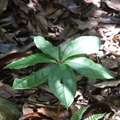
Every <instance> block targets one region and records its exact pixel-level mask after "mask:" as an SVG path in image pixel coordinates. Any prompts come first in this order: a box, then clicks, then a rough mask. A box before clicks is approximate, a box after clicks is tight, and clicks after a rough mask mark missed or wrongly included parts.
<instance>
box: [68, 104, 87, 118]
mask: <svg viewBox="0 0 120 120" xmlns="http://www.w3.org/2000/svg"><path fill="white" fill-rule="evenodd" d="M88 107H89V106H88ZM88 107H83V108H81V109H79V110H77V111H76V112H75V113H74V115H73V116H72V118H71V119H70V120H82V117H83V114H84V112H85V111H86V110H87V109H88Z"/></svg>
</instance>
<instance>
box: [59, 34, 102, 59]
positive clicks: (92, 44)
mask: <svg viewBox="0 0 120 120" xmlns="http://www.w3.org/2000/svg"><path fill="white" fill-rule="evenodd" d="M100 44H101V40H100V38H98V37H95V36H83V37H79V38H77V39H75V40H73V41H69V42H67V43H65V44H64V45H63V47H62V48H61V58H62V61H64V60H65V59H67V58H68V57H71V56H73V55H76V54H92V53H96V52H98V50H99V48H100Z"/></svg>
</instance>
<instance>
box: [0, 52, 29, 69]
mask: <svg viewBox="0 0 120 120" xmlns="http://www.w3.org/2000/svg"><path fill="white" fill-rule="evenodd" d="M28 55H30V54H28V53H24V52H17V53H12V54H9V55H7V56H5V57H3V58H1V59H0V69H2V68H3V67H4V66H6V65H7V64H10V63H11V62H14V61H16V60H18V59H20V58H22V57H27V56H28Z"/></svg>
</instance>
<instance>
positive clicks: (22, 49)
mask: <svg viewBox="0 0 120 120" xmlns="http://www.w3.org/2000/svg"><path fill="white" fill-rule="evenodd" d="M1 1H2V2H1V3H0V97H3V98H6V99H7V100H9V101H11V102H13V103H16V104H17V105H18V107H19V110H20V112H21V117H20V118H19V120H55V119H56V114H57V104H58V100H57V99H56V97H55V96H54V95H53V94H52V93H51V92H50V89H49V88H48V86H47V83H46V84H42V85H40V86H38V87H35V88H32V89H28V90H12V89H11V87H12V84H13V81H14V79H15V78H22V77H25V76H28V75H30V74H31V73H32V72H33V71H37V70H39V69H41V68H43V67H44V65H45V64H37V65H34V66H30V67H28V68H24V69H19V70H9V69H4V70H3V69H2V68H3V67H5V66H6V65H8V64H9V63H11V62H13V61H16V60H18V59H20V58H22V57H26V56H28V55H31V54H33V53H37V52H40V51H39V50H38V49H37V48H36V46H35V44H34V42H33V37H34V36H43V37H45V39H46V40H48V41H50V42H51V43H52V44H53V45H54V46H57V45H60V44H62V43H64V42H65V41H70V40H74V39H75V38H77V37H80V36H97V37H99V38H101V41H102V45H101V47H100V50H99V52H98V53H97V54H92V55H89V56H87V57H89V58H90V59H91V60H93V61H94V62H96V63H99V64H101V65H103V66H104V67H105V68H107V69H108V70H109V71H110V72H112V73H113V75H114V76H115V78H116V79H104V80H100V79H89V78H86V77H83V76H79V80H78V81H77V92H76V96H75V100H74V102H73V104H72V105H71V106H70V108H69V109H68V110H66V109H65V107H64V105H62V104H61V110H60V113H59V120H70V118H71V116H72V115H73V114H74V112H75V111H76V110H77V109H80V108H82V107H84V106H87V105H90V108H89V110H88V111H87V112H86V114H85V115H84V116H83V117H89V116H90V115H92V114H96V113H106V115H105V116H104V118H103V120H109V119H110V120H119V119H120V116H119V112H120V111H119V109H120V85H119V84H120V12H119V11H120V7H119V6H120V1H119V0H111V1H109V0H74V2H73V1H72V0H66V1H64V0H63V1H62V0H55V1H54V0H53V1H52V0H1ZM86 45H87V43H86ZM11 109H12V108H11Z"/></svg>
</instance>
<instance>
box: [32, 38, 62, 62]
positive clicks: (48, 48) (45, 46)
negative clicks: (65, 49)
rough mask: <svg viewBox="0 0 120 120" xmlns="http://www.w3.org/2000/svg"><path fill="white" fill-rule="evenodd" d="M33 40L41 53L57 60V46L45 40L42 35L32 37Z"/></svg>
mask: <svg viewBox="0 0 120 120" xmlns="http://www.w3.org/2000/svg"><path fill="white" fill-rule="evenodd" d="M34 42H35V44H36V46H37V48H39V49H40V50H41V51H42V52H43V53H45V54H48V55H49V56H51V57H53V58H54V59H56V60H57V61H59V59H60V58H59V49H60V48H59V47H54V46H53V45H52V44H51V43H50V42H49V41H47V40H45V39H44V38H43V37H42V36H37V37H34Z"/></svg>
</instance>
